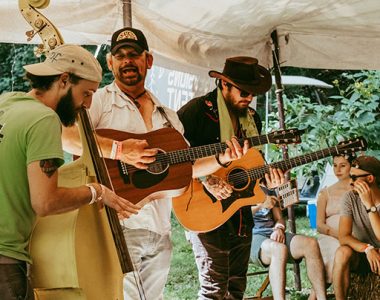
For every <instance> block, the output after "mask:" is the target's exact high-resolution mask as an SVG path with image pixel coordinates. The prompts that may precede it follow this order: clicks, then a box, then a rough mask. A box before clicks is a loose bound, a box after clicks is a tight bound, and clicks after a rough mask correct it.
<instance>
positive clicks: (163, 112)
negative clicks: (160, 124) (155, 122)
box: [157, 106, 175, 129]
mask: <svg viewBox="0 0 380 300" xmlns="http://www.w3.org/2000/svg"><path fill="white" fill-rule="evenodd" d="M157 109H158V111H159V112H160V113H161V115H162V116H163V117H164V118H165V119H166V121H167V122H165V124H164V127H171V128H174V126H173V124H172V122H170V120H169V117H168V115H167V114H166V112H165V109H164V108H163V107H162V106H157ZM174 129H175V128H174Z"/></svg>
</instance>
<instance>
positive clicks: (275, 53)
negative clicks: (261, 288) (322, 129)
mask: <svg viewBox="0 0 380 300" xmlns="http://www.w3.org/2000/svg"><path fill="white" fill-rule="evenodd" d="M271 38H272V42H273V45H272V59H273V70H274V78H275V82H276V99H277V107H278V117H279V123H280V129H286V127H285V114H284V101H283V99H282V94H283V91H284V87H283V85H282V81H281V68H280V62H279V58H280V55H279V54H280V48H279V46H278V36H277V31H276V30H274V31H273V32H272V34H271ZM282 157H283V159H288V158H289V154H288V147H287V146H286V145H284V146H283V147H282ZM289 177H290V176H289V172H288V173H287V174H286V178H287V179H289ZM288 224H289V229H290V232H292V233H294V234H295V233H296V223H295V216H294V208H293V206H292V205H291V206H290V207H288ZM293 271H294V281H295V285H296V289H297V290H299V291H300V290H301V276H300V266H299V263H294V264H293Z"/></svg>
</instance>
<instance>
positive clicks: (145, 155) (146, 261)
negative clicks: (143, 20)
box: [63, 27, 248, 300]
mask: <svg viewBox="0 0 380 300" xmlns="http://www.w3.org/2000/svg"><path fill="white" fill-rule="evenodd" d="M107 64H108V68H109V69H110V70H111V71H112V74H113V76H114V81H113V82H112V83H111V84H109V85H107V86H105V87H103V88H101V89H99V90H98V91H97V92H96V93H95V94H94V97H93V103H92V105H91V107H90V110H89V113H90V117H91V120H92V123H93V125H94V128H95V129H97V128H103V129H104V128H106V129H114V130H119V131H124V132H130V133H139V134H141V133H147V132H150V131H154V130H157V129H161V128H164V127H172V128H174V129H176V130H178V131H179V132H180V133H183V127H182V124H181V122H180V120H179V119H178V116H177V114H176V113H175V112H174V111H172V110H171V109H169V108H167V107H164V106H162V105H161V103H160V101H159V100H158V99H157V98H156V97H155V96H154V95H153V94H152V93H151V92H150V91H148V90H147V89H146V88H145V79H146V76H147V71H148V70H149V69H150V68H151V67H152V65H153V55H152V53H150V52H149V46H148V42H147V40H146V38H145V36H144V34H143V32H142V31H141V30H139V29H136V28H132V27H125V28H122V29H120V30H117V31H116V32H114V33H113V35H112V38H111V53H109V54H108V55H107ZM97 137H98V141H99V144H100V147H101V150H102V153H103V156H104V157H106V158H110V159H117V160H121V161H123V162H125V163H128V164H132V165H134V166H136V167H138V168H142V169H146V168H147V165H148V164H149V163H152V162H153V161H154V160H155V154H156V153H157V149H152V148H150V147H149V145H148V143H147V141H146V140H138V139H127V140H124V141H115V140H113V139H112V138H109V137H108V138H106V137H101V136H100V135H97ZM163 139H164V137H163ZM226 143H227V145H228V146H229V148H227V150H226V151H225V153H222V154H220V155H219V156H217V158H216V157H207V158H202V159H199V160H197V161H195V162H194V164H193V176H197V177H198V176H205V175H208V174H210V173H212V172H215V171H217V170H218V169H219V168H221V165H220V164H226V163H229V162H230V161H231V160H234V159H237V158H240V157H241V156H242V155H243V153H245V152H246V151H247V148H248V144H247V143H245V146H244V148H242V147H240V145H239V143H238V142H237V141H236V140H235V139H233V140H232V141H230V140H228V141H226ZM63 145H64V149H65V150H66V151H67V152H69V153H73V154H77V155H80V154H81V151H82V149H81V142H80V137H79V131H78V128H77V126H72V127H70V128H63ZM171 208H172V202H171V198H169V197H166V198H162V199H157V200H154V201H151V202H149V203H147V204H146V205H145V206H144V207H143V208H142V209H141V211H139V214H138V215H136V216H133V217H131V218H129V219H126V218H124V219H122V220H121V225H122V228H123V232H124V237H125V240H126V243H127V246H128V250H129V252H130V256H131V259H132V262H133V265H134V268H135V271H136V272H129V273H128V274H127V275H126V276H125V278H124V299H133V300H134V299H140V297H142V295H141V294H144V296H145V299H147V300H159V299H162V298H163V291H164V287H165V283H166V280H167V276H168V273H169V269H170V259H171V253H172V243H171V239H170V236H171V224H170V219H171ZM140 281H141V282H140ZM140 283H141V287H142V289H141V288H139V287H140Z"/></svg>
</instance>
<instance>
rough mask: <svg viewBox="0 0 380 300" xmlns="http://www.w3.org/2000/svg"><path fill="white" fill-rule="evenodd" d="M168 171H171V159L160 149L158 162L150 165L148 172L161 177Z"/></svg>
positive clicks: (157, 157) (157, 156)
mask: <svg viewBox="0 0 380 300" xmlns="http://www.w3.org/2000/svg"><path fill="white" fill-rule="evenodd" d="M167 169H169V157H168V155H167V154H166V152H165V151H164V150H162V149H159V150H158V153H157V155H156V160H155V161H154V162H153V163H151V164H149V165H148V169H147V171H148V172H149V173H151V174H154V175H159V174H162V173H164V172H165V171H166V170H167Z"/></svg>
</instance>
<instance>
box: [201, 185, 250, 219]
mask: <svg viewBox="0 0 380 300" xmlns="http://www.w3.org/2000/svg"><path fill="white" fill-rule="evenodd" d="M255 185H256V180H254V181H251V182H250V183H249V184H248V186H247V187H246V188H245V189H244V190H239V191H237V190H234V191H233V192H232V194H231V196H230V197H228V198H227V199H224V200H221V201H220V203H221V204H222V212H225V211H226V210H227V209H228V208H229V207H230V206H231V205H232V204H233V203H234V202H235V201H236V200H238V199H244V198H250V197H254V196H255V192H254V188H255ZM203 191H204V192H205V193H206V194H207V196H208V197H209V198H210V199H211V201H212V203H215V202H217V201H219V200H217V199H216V198H215V197H214V196H213V195H212V194H211V193H210V192H209V191H208V190H207V189H206V188H205V187H204V186H203Z"/></svg>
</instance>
